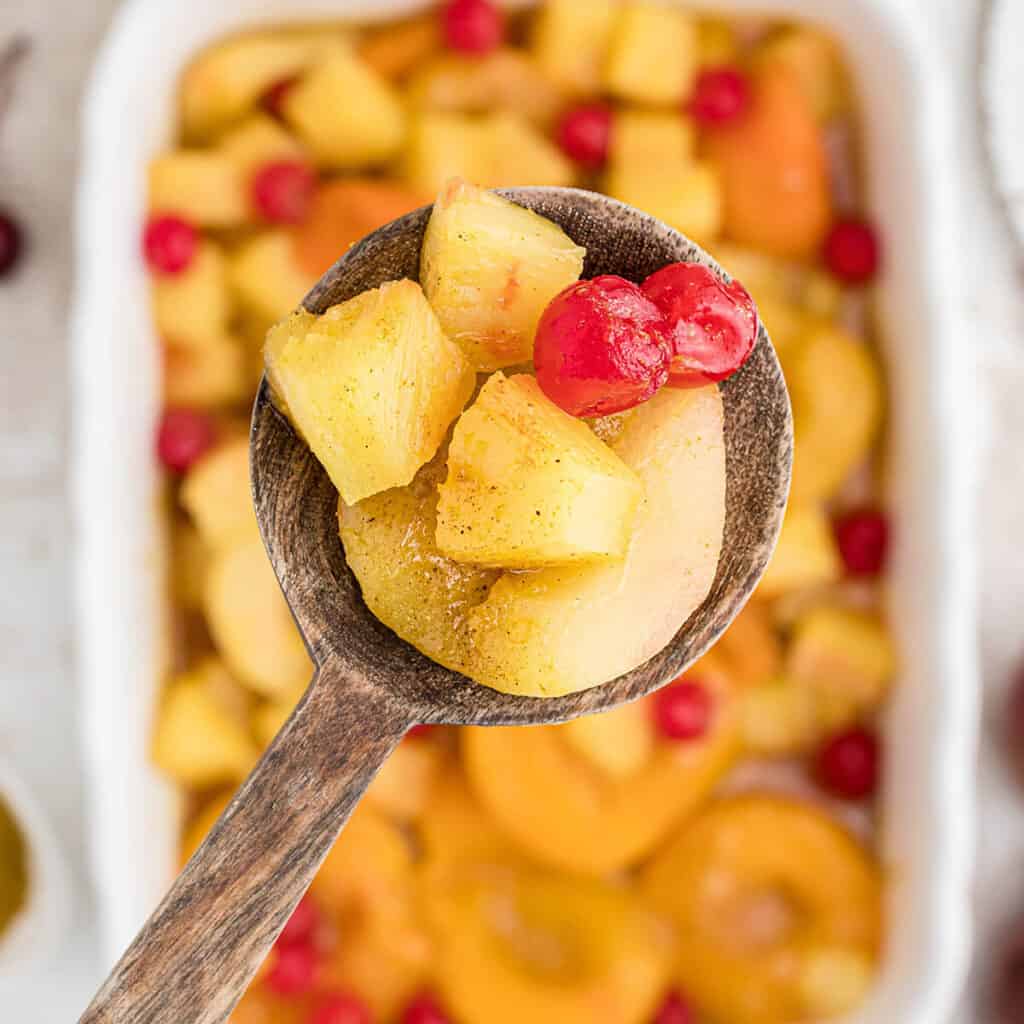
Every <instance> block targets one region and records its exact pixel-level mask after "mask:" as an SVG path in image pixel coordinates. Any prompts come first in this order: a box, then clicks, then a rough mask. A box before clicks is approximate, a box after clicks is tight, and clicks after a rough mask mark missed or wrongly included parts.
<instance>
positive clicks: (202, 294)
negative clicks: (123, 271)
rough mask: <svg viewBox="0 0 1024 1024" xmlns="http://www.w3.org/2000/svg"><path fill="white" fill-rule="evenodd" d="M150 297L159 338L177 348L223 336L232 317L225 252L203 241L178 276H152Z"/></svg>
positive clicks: (213, 243) (215, 245)
mask: <svg viewBox="0 0 1024 1024" xmlns="http://www.w3.org/2000/svg"><path fill="white" fill-rule="evenodd" d="M152 298H153V319H154V320H155V321H156V329H157V332H158V333H159V335H160V337H161V338H167V339H170V340H172V341H173V342H175V343H177V344H179V345H181V344H186V343H188V342H192V343H194V344H202V342H203V341H204V340H205V339H206V338H210V337H215V336H221V335H223V334H224V333H225V332H226V331H227V328H228V320H229V318H230V316H231V301H230V294H229V292H228V276H227V264H226V261H225V259H224V250H223V249H222V248H221V247H220V246H219V245H218V244H217V243H216V242H211V241H209V240H204V241H203V242H201V243H200V245H199V248H198V249H197V251H196V254H195V257H194V258H193V260H192V262H191V264H189V266H188V267H186V268H185V269H184V270H183V271H182V272H181V273H179V274H159V275H156V276H154V277H153V283H152Z"/></svg>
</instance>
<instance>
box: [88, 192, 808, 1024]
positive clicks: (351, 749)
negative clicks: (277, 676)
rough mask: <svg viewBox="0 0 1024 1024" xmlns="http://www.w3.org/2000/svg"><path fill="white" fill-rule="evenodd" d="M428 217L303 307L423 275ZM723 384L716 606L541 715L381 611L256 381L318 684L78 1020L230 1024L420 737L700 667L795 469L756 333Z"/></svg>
mask: <svg viewBox="0 0 1024 1024" xmlns="http://www.w3.org/2000/svg"><path fill="white" fill-rule="evenodd" d="M503 194H504V195H505V196H506V197H507V198H509V199H511V200H513V201H514V202H516V203H519V204H520V205H522V206H525V207H528V208H530V209H532V210H535V211H536V212H537V213H539V214H542V215H543V216H545V217H548V218H549V219H551V220H553V221H554V222H555V223H557V224H559V225H561V227H562V228H563V229H564V230H565V231H566V233H567V234H568V235H569V236H570V237H571V238H572V239H573V240H574V241H575V242H577V243H578V244H580V245H583V246H585V247H586V249H587V259H586V265H585V267H584V271H583V274H584V277H587V278H590V277H595V276H597V275H599V274H619V275H621V276H623V277H626V278H629V279H631V280H634V281H642V280H643V279H644V278H645V277H647V276H648V275H649V274H651V273H653V272H654V271H656V270H658V269H659V268H661V267H663V266H665V265H666V264H668V263H674V262H678V261H688V262H698V263H704V264H706V265H708V266H710V267H712V268H713V269H714V270H715V271H716V272H718V273H723V272H722V270H721V268H720V267H718V265H717V264H716V263H715V262H714V261H713V260H712V259H711V258H710V257H709V256H708V255H707V254H706V253H705V252H703V251H702V250H701V249H699V248H698V247H697V246H695V245H694V244H693V243H692V242H690V241H688V240H687V239H686V238H684V237H683V236H682V235H680V234H679V233H678V232H676V231H673V230H672V229H670V228H668V227H667V226H666V225H664V224H662V223H661V222H660V221H657V220H655V219H654V218H652V217H649V216H647V215H646V214H643V213H641V212H639V211H638V210H635V209H633V208H631V207H628V206H626V205H624V204H622V203H619V202H617V201H615V200H613V199H609V198H607V197H605V196H600V195H596V194H594V193H590V192H582V191H578V190H575V189H560V188H524V189H511V190H505V191H503ZM430 212H431V208H430V207H426V208H424V209H421V210H417V211H415V212H413V213H410V214H408V215H407V216H405V217H402V218H401V219H400V220H397V221H394V222H392V223H391V224H388V225H387V226H385V227H383V228H381V229H380V230H379V231H377V232H375V233H374V234H372V235H371V236H369V237H368V238H367V239H365V240H364V241H363V242H361V243H359V244H358V245H356V246H355V247H353V248H352V249H351V250H350V251H349V252H348V253H347V254H346V255H345V256H344V257H343V258H342V259H341V260H339V262H338V263H336V264H335V265H334V266H333V267H332V268H331V269H330V270H329V271H328V272H327V274H325V275H324V277H323V278H322V280H321V281H320V282H319V283H318V284H317V286H316V287H315V288H314V289H313V291H312V292H311V293H310V294H309V295H308V296H307V298H306V299H305V301H304V303H303V305H304V306H305V308H306V309H307V310H309V311H310V312H312V313H323V312H325V311H326V310H327V309H328V308H329V307H331V306H333V305H336V304H337V303H339V302H344V301H345V300H347V299H350V298H353V297H354V296H356V295H358V294H359V293H361V292H363V291H365V290H366V289H369V288H376V287H378V286H379V285H381V284H383V283H384V282H386V281H391V280H395V279H398V278H405V277H408V278H414V279H415V278H418V276H419V259H420V249H421V246H422V242H423V235H424V232H425V230H426V226H427V221H428V219H429V217H430ZM723 276H726V277H727V275H724V273H723ZM721 387H722V393H723V399H724V410H725V447H726V517H725V536H724V540H723V545H722V552H721V555H720V558H719V563H718V570H717V574H716V576H715V580H714V584H713V586H712V588H711V592H710V593H709V594H708V596H707V598H706V599H705V601H704V602H703V603H702V604H701V606H700V607H699V608H698V609H697V610H696V611H695V612H694V613H693V614H692V615H691V616H690V618H689V619H688V620H687V621H686V622H685V623H680V627H679V630H678V632H677V633H676V635H675V637H674V639H673V640H672V641H671V643H669V644H668V645H667V646H666V647H665V648H664V649H663V650H662V651H661V652H659V653H658V654H656V655H655V656H654V657H652V658H651V659H650V660H649V661H647V662H646V663H645V664H643V665H641V666H640V667H639V668H636V669H634V670H633V671H632V672H628V673H626V674H625V675H622V676H620V677H619V678H617V679H613V680H611V681H609V682H607V683H605V684H603V685H601V686H596V687H594V688H592V689H589V690H584V691H582V692H580V693H575V694H571V695H568V696H564V697H557V698H550V699H540V698H531V697H519V696H514V695H510V694H504V693H499V692H497V691H495V690H491V689H488V688H486V687H483V686H480V685H478V684H476V683H474V682H472V681H470V680H469V679H466V678H465V677H464V676H461V675H459V674H458V673H455V672H452V671H450V670H449V669H446V668H443V667H442V666H440V665H438V664H437V663H436V662H433V661H431V660H430V659H429V658H427V657H425V656H424V655H423V654H421V653H420V652H419V651H417V650H416V649H415V648H413V647H412V646H410V645H409V644H407V643H406V642H404V641H403V640H400V639H399V638H398V637H397V636H396V635H395V634H394V633H393V632H392V631H391V630H390V629H388V628H387V627H386V626H384V625H383V624H382V623H381V622H379V621H378V620H377V618H376V617H375V616H374V615H373V614H372V613H371V612H370V611H369V609H368V608H367V607H366V605H365V604H364V603H363V600H362V597H361V594H360V590H359V585H358V583H357V581H356V579H355V577H354V576H353V574H352V572H351V570H350V569H349V568H348V565H347V564H346V562H345V553H344V549H343V548H342V545H341V542H340V540H339V536H338V522H337V502H338V495H337V492H336V490H335V488H334V486H333V485H332V484H331V482H330V480H329V478H328V476H327V474H326V472H325V471H324V470H323V468H322V467H321V465H320V463H319V462H318V461H317V460H316V458H315V457H314V456H313V455H312V453H311V452H310V451H309V449H308V448H307V447H306V445H305V444H304V443H303V442H302V441H301V440H300V439H299V437H298V436H297V435H296V434H295V432H294V431H293V430H292V428H291V426H290V425H289V423H288V421H287V420H286V419H285V418H284V417H283V416H282V415H281V413H279V412H278V410H277V409H276V408H275V407H274V405H273V402H272V401H271V396H270V391H269V388H268V385H267V383H266V381H265V380H264V382H263V384H262V386H261V387H260V391H259V394H258V396H257V399H256V405H255V409H254V413H253V421H252V434H251V467H252V484H253V496H254V499H255V504H256V514H257V518H258V520H259V523H260V528H261V530H262V532H263V538H264V541H265V543H266V546H267V550H268V552H269V554H270V558H271V561H272V563H273V566H274V570H275V572H276V573H277V577H278V580H279V581H280V583H281V587H282V590H283V591H284V594H285V597H286V598H287V600H288V603H289V605H290V606H291V609H292V613H293V614H294V616H295V620H296V622H297V623H298V626H299V628H300V630H301V631H302V634H303V636H304V637H305V640H306V643H307V645H308V647H309V651H310V655H311V656H312V658H313V661H314V663H315V665H316V675H315V676H314V680H313V683H312V684H311V686H310V688H309V690H308V691H307V693H306V696H305V697H304V699H303V700H302V702H301V703H300V705H299V706H298V708H297V709H296V711H295V713H294V714H293V716H292V718H291V719H290V720H289V721H288V723H287V724H286V725H285V727H284V728H283V729H282V730H281V733H280V734H279V736H278V737H277V739H276V740H275V741H274V743H273V744H272V745H271V747H270V748H269V750H268V751H267V753H266V754H265V755H264V757H263V759H262V760H261V761H260V763H259V764H258V765H257V767H256V768H255V769H254V771H253V773H252V775H251V776H250V777H249V779H248V780H247V782H246V783H245V784H244V786H243V787H242V788H241V790H240V791H239V793H238V794H237V796H236V797H235V799H234V801H233V802H232V804H231V805H230V806H229V807H228V809H227V811H225V813H224V815H223V817H222V818H221V820H220V821H219V822H218V824H217V826H216V827H215V828H214V830H213V831H212V832H211V834H210V836H209V837H208V839H207V840H206V842H205V843H204V844H203V846H202V847H201V848H200V849H199V850H198V851H197V853H196V854H195V856H194V857H193V858H192V860H191V861H190V862H189V864H188V866H187V867H186V869H185V871H184V872H183V873H182V875H181V877H180V878H179V879H178V881H177V882H176V883H175V885H174V887H173V888H172V890H171V892H170V893H169V894H168V896H167V897H166V898H165V900H164V902H163V903H162V904H161V906H160V907H159V908H158V909H157V911H156V912H155V913H154V915H153V917H152V918H150V920H149V922H148V923H147V924H146V926H145V927H144V929H143V931H142V932H141V933H140V935H139V937H138V938H137V939H136V940H135V942H134V943H133V945H132V946H131V948H130V949H129V950H128V952H127V953H126V954H125V956H124V958H123V959H122V960H121V962H120V963H119V964H118V966H117V968H115V971H114V974H113V975H112V976H111V978H110V979H109V980H108V982H107V984H106V985H105V986H104V988H103V989H102V990H101V992H100V994H99V995H98V996H97V998H96V1000H95V1001H94V1003H93V1005H92V1006H91V1007H90V1009H89V1010H87V1011H86V1014H85V1016H84V1017H83V1018H82V1021H84V1022H89V1024H95V1022H98V1021H107V1022H111V1024H113V1022H115V1021H116V1022H117V1024H136V1022H138V1024H141V1022H143V1021H145V1022H146V1024H214V1022H218V1021H222V1020H223V1019H224V1018H225V1017H226V1016H227V1014H228V1013H229V1012H230V1010H231V1008H232V1007H233V1006H234V1004H235V1002H236V1001H237V999H238V998H239V996H240V995H241V993H242V991H243V990H244V987H245V985H246V984H247V982H248V981H249V980H250V978H251V977H252V975H253V974H254V973H255V971H256V970H257V968H258V966H259V964H260V962H261V961H262V959H263V957H264V956H265V955H266V953H267V951H268V949H269V948H270V946H271V944H272V942H273V940H274V938H275V937H276V935H277V933H278V931H279V930H280V928H281V927H282V926H283V925H284V923H285V921H286V920H287V917H288V915H289V914H290V912H291V910H292V909H293V907H294V905H295V903H296V902H297V901H298V899H299V898H300V896H301V895H302V893H303V892H304V891H305V889H306V887H307V886H308V884H309V882H310V881H311V880H312V877H313V875H314V873H315V871H316V869H317V867H318V866H319V864H320V862H321V861H322V859H323V858H324V857H325V856H326V854H327V852H328V851H329V849H330V847H331V844H332V843H333V842H334V840H335V838H336V837H337V835H338V832H339V831H340V829H341V828H342V826H343V824H344V822H345V820H346V818H347V817H348V815H349V814H350V813H351V810H352V808H353V806H354V805H355V803H356V801H357V800H358V799H359V797H360V796H361V794H362V793H363V791H364V790H365V788H366V786H367V785H368V784H369V782H370V780H371V779H372V778H373V775H374V774H375V772H376V771H377V769H378V768H379V767H380V765H381V764H382V763H383V762H384V760H385V759H386V758H387V756H388V754H389V753H390V752H391V750H392V749H393V748H394V746H395V744H396V743H397V742H398V741H399V740H400V739H401V737H402V736H403V735H404V733H405V732H406V731H407V730H408V729H409V728H410V727H411V726H412V725H415V724H418V723H438V724H453V725H498V724H502V725H508V724H522V725H538V724H543V723H554V722H562V721H566V720H567V719H570V718H573V717H576V716H578V715H582V714H588V713H591V712H595V711H603V710H607V709H609V708H612V707H615V706H617V705H619V704H622V703H624V702H626V701H630V700H633V699H635V698H637V697H640V696H643V695H644V694H646V693H650V692H651V691H652V690H655V689H657V688H658V687H659V686H662V685H664V684H665V683H667V682H669V681H670V680H672V679H674V678H676V677H677V676H678V675H679V674H680V673H681V672H682V671H684V670H685V669H686V667H687V666H688V665H690V664H691V663H692V662H693V661H695V660H696V659H697V658H699V657H700V656H701V655H702V654H703V653H704V652H705V651H706V650H707V649H708V648H709V647H710V646H711V645H712V644H713V643H714V642H715V640H716V639H717V638H718V637H719V636H720V635H721V634H722V632H723V631H724V630H725V629H726V628H727V627H728V625H729V623H730V622H732V620H733V618H734V617H735V616H736V615H737V613H738V612H739V611H740V609H741V608H742V607H743V605H744V603H745V602H746V600H747V599H748V598H749V596H750V594H751V593H752V591H753V589H754V587H755V585H756V584H757V582H758V580H759V579H760V577H761V574H762V573H763V572H764V569H765V567H766V565H767V563H768V559H769V557H770V555H771V553H772V550H773V548H774V546H775V542H776V539H777V537H778V533H779V529H780V527H781V523H782V515H783V512H784V509H785V504H786V497H787V494H788V490H789V477H790V467H791V463H792V449H793V431H792V418H791V414H790V406H789V399H788V396H787V393H786V388H785V383H784V381H783V377H782V371H781V369H780V367H779V364H778V361H777V359H776V357H775V352H774V350H773V349H772V346H771V343H770V341H769V339H768V336H767V334H766V333H765V331H764V328H763V327H762V328H761V331H760V335H759V338H758V344H757V346H756V348H755V350H754V353H753V355H752V356H751V358H750V359H749V360H748V361H747V363H746V364H745V365H744V367H743V368H742V369H741V370H740V371H739V372H738V373H736V374H735V375H733V376H732V377H730V378H729V379H728V380H727V381H726V382H724V383H723V384H722V385H721ZM580 642H581V643H585V642H586V638H585V637H581V638H580ZM553 784H557V781H553Z"/></svg>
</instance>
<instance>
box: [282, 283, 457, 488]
mask: <svg viewBox="0 0 1024 1024" xmlns="http://www.w3.org/2000/svg"><path fill="white" fill-rule="evenodd" d="M296 326H297V328H298V329H297V330H294V331H292V332H291V333H290V334H281V333H278V332H271V334H270V335H268V339H267V340H268V344H267V347H266V359H267V365H268V366H269V367H270V368H271V372H272V374H273V380H274V384H275V389H276V390H278V391H279V393H280V395H281V397H282V398H283V399H284V401H285V403H286V405H287V407H288V412H289V416H290V417H291V419H292V421H293V422H294V423H295V424H296V426H297V427H298V429H299V430H300V431H301V432H302V434H303V436H304V437H305V438H306V440H307V441H308V443H309V446H310V448H311V449H312V450H313V454H314V455H316V457H317V458H318V459H319V460H320V461H321V462H322V463H323V465H324V467H325V469H326V470H327V472H328V474H329V475H330V477H331V479H332V480H333V481H334V484H335V486H336V487H337V488H338V491H339V493H340V494H341V496H342V498H344V500H345V501H346V503H348V504H355V502H357V501H361V500H362V499H363V498H367V497H369V496H370V495H371V494H377V493H378V492H380V491H384V490H387V489H388V488H391V487H402V486H404V485H405V484H408V483H409V482H410V481H411V480H412V478H413V477H414V476H415V475H416V471H417V470H418V469H419V468H420V466H422V465H423V464H424V463H426V462H429V461H430V459H432V458H433V457H434V455H435V453H436V452H437V449H438V448H439V447H440V444H441V441H442V440H443V439H444V436H445V434H446V433H447V432H448V427H449V426H450V425H451V422H452V420H453V419H455V417H456V416H458V414H459V413H460V412H461V411H462V409H463V407H464V406H465V404H466V401H467V400H468V398H469V396H470V394H472V391H473V387H474V385H475V382H476V378H475V375H474V373H473V370H472V367H471V366H470V365H469V363H468V362H467V360H466V358H465V356H463V354H462V352H461V350H460V349H459V347H458V346H457V345H455V344H454V343H453V342H451V341H449V340H448V338H447V337H445V334H444V332H443V331H442V329H441V325H440V323H439V322H438V319H437V316H436V315H435V313H434V311H433V309H432V308H431V306H430V304H429V303H428V302H427V300H426V298H425V297H424V295H423V291H422V289H421V288H420V286H419V285H418V284H416V282H415V281H407V280H406V281H392V282H390V283H388V284H385V285H382V286H381V287H380V288H377V289H375V290H374V291H369V292H364V293H363V294H362V295H359V296H357V297H356V298H354V299H352V300H350V301H349V302H345V303H342V304H341V305H339V306H335V307H333V308H332V309H330V310H328V311H327V313H325V314H324V315H323V316H321V317H319V318H318V319H317V320H316V321H315V322H314V323H313V324H312V325H310V324H308V322H307V321H305V320H303V319H302V317H301V315H300V317H299V320H298V321H297V324H296Z"/></svg>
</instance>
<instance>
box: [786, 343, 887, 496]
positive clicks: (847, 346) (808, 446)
mask: <svg viewBox="0 0 1024 1024" xmlns="http://www.w3.org/2000/svg"><path fill="white" fill-rule="evenodd" d="M782 356H783V369H784V370H785V373H786V384H787V385H788V387H789V393H790V398H791V400H792V403H793V431H794V448H793V488H792V497H793V499H794V500H796V501H811V500H814V499H821V498H828V497H830V496H831V495H832V494H834V493H835V491H836V490H837V489H838V488H839V486H840V485H841V484H842V482H843V481H844V480H845V479H846V477H847V476H848V475H849V474H850V473H851V472H852V471H853V470H854V469H855V468H856V467H857V466H858V465H859V464H860V463H861V462H862V461H863V460H864V459H865V458H867V456H868V455H869V453H870V451H871V446H872V445H873V444H874V441H875V438H876V437H877V436H878V431H879V428H880V426H881V421H882V412H883V404H884V402H883V391H882V386H883V385H882V374H881V371H880V369H879V366H878V362H877V359H876V357H875V355H874V353H873V352H872V351H871V349H870V348H869V347H868V346H867V345H866V344H865V343H864V342H863V341H861V340H859V339H858V338H856V337H854V336H853V335H851V334H848V333H847V332H846V331H844V330H842V329H841V328H840V327H836V326H834V325H828V324H817V325H815V326H814V327H813V329H811V330H810V331H809V332H808V333H807V335H806V336H805V337H804V338H802V339H801V340H800V341H799V342H797V343H795V344H794V345H793V346H792V348H791V350H790V349H786V350H783V353H782ZM836 395H842V396H843V400H842V401H841V402H837V401H836V400H835V396H836Z"/></svg>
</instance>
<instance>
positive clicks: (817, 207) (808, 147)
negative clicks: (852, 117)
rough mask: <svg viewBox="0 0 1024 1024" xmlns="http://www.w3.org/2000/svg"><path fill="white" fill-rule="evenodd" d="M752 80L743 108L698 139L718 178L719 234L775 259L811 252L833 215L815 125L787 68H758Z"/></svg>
mask: <svg viewBox="0 0 1024 1024" xmlns="http://www.w3.org/2000/svg"><path fill="white" fill-rule="evenodd" d="M753 85H754V94H753V102H752V105H751V107H750V109H749V111H748V112H747V113H746V114H744V115H743V116H742V117H739V118H736V119H735V120H733V121H730V122H729V123H727V124H721V125H715V126H713V127H709V128H708V129H707V130H706V132H705V136H704V138H705V148H706V152H707V154H708V156H709V157H710V158H711V161H712V162H713V163H714V165H715V166H716V167H717V169H718V173H719V175H720V176H721V183H722V190H723V198H724V228H725V234H726V235H728V236H729V237H730V238H731V239H733V240H734V241H736V242H739V243H741V244H743V245H752V246H754V247H755V248H759V249H766V250H767V251H768V252H770V253H772V254H774V255H776V256H790V257H794V258H804V257H810V256H813V255H815V254H816V253H817V251H818V249H819V248H820V246H821V243H822V241H823V240H824V238H825V233H826V231H827V230H828V228H829V224H830V222H831V218H832V200H831V193H830V186H829V175H828V158H827V155H826V152H825V144H824V140H823V137H822V133H821V128H820V127H819V125H818V122H817V120H816V119H815V116H814V111H813V109H812V108H811V105H810V102H809V101H808V100H807V98H806V97H805V95H804V94H803V92H802V91H801V90H800V87H799V86H798V85H797V84H796V82H795V81H794V79H793V78H792V77H791V76H790V74H789V72H788V71H782V70H780V69H778V68H765V69H763V70H762V71H761V72H760V73H759V74H757V75H755V76H754V78H753Z"/></svg>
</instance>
